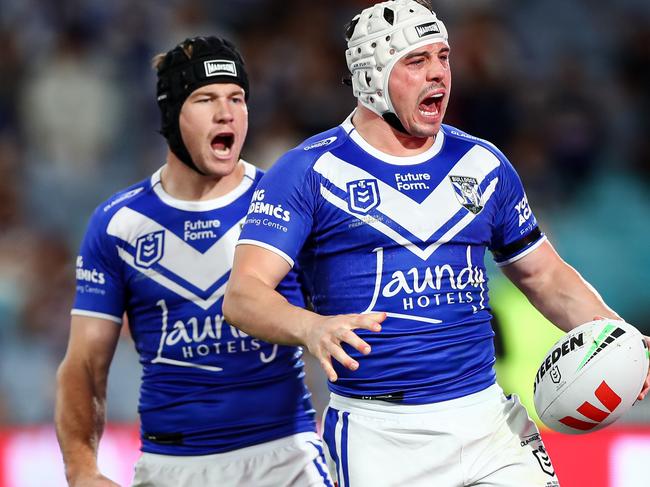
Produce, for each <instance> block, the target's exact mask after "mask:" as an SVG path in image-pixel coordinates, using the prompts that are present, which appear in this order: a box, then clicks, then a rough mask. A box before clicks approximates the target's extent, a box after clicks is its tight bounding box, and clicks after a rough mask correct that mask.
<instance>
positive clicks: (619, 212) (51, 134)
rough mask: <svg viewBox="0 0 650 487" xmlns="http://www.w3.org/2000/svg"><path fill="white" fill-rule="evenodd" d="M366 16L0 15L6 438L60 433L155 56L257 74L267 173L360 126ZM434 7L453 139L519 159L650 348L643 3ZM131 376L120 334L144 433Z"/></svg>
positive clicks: (341, 3) (1, 362)
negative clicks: (447, 63)
mask: <svg viewBox="0 0 650 487" xmlns="http://www.w3.org/2000/svg"><path fill="white" fill-rule="evenodd" d="M370 3H371V2H369V1H362V0H330V1H327V2H314V1H310V0H282V1H280V0H277V1H276V0H183V1H181V0H162V1H153V0H146V1H142V2H130V1H128V0H112V1H110V2H105V1H100V0H83V1H82V0H60V1H58V2H51V1H46V0H0V425H3V424H4V425H6V424H27V423H34V422H49V421H51V417H52V409H53V393H54V384H55V382H54V374H55V370H56V367H57V365H58V363H59V361H60V360H61V358H62V357H63V354H64V351H65V346H66V340H67V332H68V326H69V310H70V306H71V303H72V298H73V291H74V274H75V273H74V259H75V255H76V251H77V248H78V246H79V243H80V239H81V237H82V235H83V232H84V229H85V225H86V223H87V220H88V218H89V216H90V214H91V212H92V211H93V209H94V207H95V206H97V205H98V204H99V203H100V202H101V201H103V200H104V199H105V198H107V197H108V196H109V195H110V194H112V193H113V192H115V191H117V190H118V189H121V188H123V187H125V186H127V185H130V184H132V183H133V182H136V181H138V180H140V179H143V178H145V177H147V176H148V175H149V174H151V173H152V172H153V171H154V170H156V169H157V168H158V167H159V166H161V165H162V164H163V162H164V160H163V158H164V153H165V147H166V146H165V141H164V139H163V138H162V136H160V135H159V134H158V132H157V131H158V126H159V125H158V124H159V115H158V109H157V106H156V104H155V76H154V72H153V70H152V69H151V65H150V60H151V58H152V57H153V55H154V54H156V53H157V52H161V51H166V50H168V49H169V48H171V47H172V46H173V45H175V44H176V43H177V42H178V41H180V40H182V39H184V38H185V37H189V36H194V35H200V34H217V35H222V36H226V37H228V38H230V39H232V40H233V41H235V43H236V44H237V45H238V46H240V48H241V50H242V52H243V53H244V56H245V59H246V62H247V66H248V70H249V76H250V77H251V97H250V101H249V109H250V129H249V136H248V142H247V144H246V146H245V148H244V154H243V155H244V158H246V159H247V160H248V161H250V162H252V163H254V164H256V165H258V166H260V167H263V168H267V167H269V166H270V165H271V164H272V163H273V162H274V160H275V159H276V158H277V157H278V156H279V155H280V154H281V153H282V152H284V151H285V150H287V149H289V148H291V147H293V146H295V145H296V144H298V143H299V142H300V141H301V140H303V139H304V138H306V137H307V136H309V135H312V134H315V133H317V132H319V131H322V130H325V129H328V128H330V127H332V126H334V125H336V124H338V123H339V122H341V121H342V120H343V119H344V118H345V117H346V116H347V115H348V114H349V112H350V111H351V110H352V108H353V106H354V104H355V99H354V98H353V96H352V94H351V89H350V88H349V87H347V86H345V85H343V84H342V83H341V79H342V77H343V76H345V75H346V73H347V69H346V66H345V62H344V49H345V43H344V37H343V32H344V25H345V24H346V23H347V22H348V21H349V20H350V19H351V18H352V16H353V15H354V14H355V13H356V12H358V11H360V10H361V9H362V8H364V7H365V6H367V5H369V4H370ZM433 3H434V9H435V10H436V12H437V13H438V15H439V17H440V18H442V19H443V20H444V21H445V23H446V25H447V27H448V29H449V32H450V44H451V47H452V55H451V63H452V70H453V92H452V97H451V102H450V105H449V110H448V115H447V118H446V123H449V124H451V125H455V126H457V127H459V128H460V129H462V130H465V131H467V132H469V133H470V134H473V135H476V136H478V137H482V138H486V139H488V140H490V141H491V142H493V143H495V144H496V145H497V146H498V147H499V148H500V149H501V150H502V151H503V152H504V153H505V154H506V155H507V156H508V157H509V158H510V160H511V161H512V162H513V164H514V165H515V167H516V168H517V170H518V171H519V173H520V175H521V177H522V179H523V181H524V184H525V186H526V188H527V191H528V197H529V200H530V202H531V205H532V207H533V210H534V211H535V213H536V214H537V217H538V219H539V220H540V223H541V226H542V228H543V230H544V231H545V232H546V233H547V234H548V235H549V236H550V237H551V239H552V241H553V242H554V244H555V245H556V247H557V248H558V249H559V251H560V253H561V254H562V255H563V256H564V257H565V259H566V260H567V261H568V262H569V263H571V264H572V265H574V266H575V267H577V268H578V269H579V270H580V271H581V272H582V273H583V275H584V276H585V277H586V278H587V279H588V280H589V281H590V282H592V283H593V284H594V285H595V287H596V288H597V289H599V290H600V292H601V294H603V296H604V298H605V299H606V301H607V302H608V303H609V304H610V305H612V306H613V307H614V308H615V309H616V310H617V311H618V312H619V313H620V314H621V315H622V316H624V317H625V318H626V319H627V320H628V321H630V322H631V323H633V324H636V325H637V326H639V327H640V328H641V329H643V330H644V331H645V332H646V333H650V286H648V285H647V282H648V276H649V275H650V252H648V242H649V241H650V225H649V223H650V219H649V218H648V216H647V212H648V209H649V208H650V138H649V137H648V136H647V134H646V131H647V128H648V127H650V89H649V88H650V4H649V3H648V1H647V0H618V1H617V2H611V1H606V0H570V1H561V0H544V1H536V0H498V1H497V0H437V1H435V0H434V2H433ZM488 258H489V257H488ZM495 277H496V276H495ZM522 326H525V324H522ZM309 366H310V369H312V368H313V369H314V370H315V368H316V367H317V366H314V365H313V364H311V362H310V363H309ZM134 367H137V361H136V358H135V356H134V352H133V351H132V347H131V344H130V343H129V337H128V332H127V331H126V330H125V333H124V338H123V343H122V344H121V345H120V347H119V348H118V352H117V357H116V359H115V361H114V366H113V369H112V372H111V382H110V384H109V419H111V420H114V421H133V420H135V418H136V404H137V397H136V394H137V383H138V374H135V373H133V369H134ZM310 377H312V386H313V389H314V393H315V400H316V403H317V405H319V406H321V405H322V404H324V402H325V401H326V399H325V395H326V392H325V389H324V382H323V380H322V377H321V376H319V375H318V374H316V373H312V374H311V375H310Z"/></svg>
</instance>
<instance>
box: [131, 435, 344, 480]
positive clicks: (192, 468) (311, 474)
mask: <svg viewBox="0 0 650 487" xmlns="http://www.w3.org/2000/svg"><path fill="white" fill-rule="evenodd" d="M212 486H224V487H225V486H228V487H231V486H232V487H253V486H255V487H311V486H318V487H334V482H332V480H331V478H330V476H329V473H328V471H327V464H326V462H325V457H324V454H323V448H322V443H321V440H320V438H319V437H318V435H317V434H316V433H310V432H306V433H298V434H295V435H292V436H288V437H286V438H281V439H279V440H274V441H269V442H267V443H262V444H259V445H254V446H249V447H246V448H240V449H238V450H234V451H231V452H226V453H216V454H214V455H197V456H172V455H158V454H154V453H143V454H142V456H141V457H140V459H139V460H138V462H137V463H136V465H135V477H134V479H133V487H212Z"/></svg>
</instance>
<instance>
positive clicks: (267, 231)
mask: <svg viewBox="0 0 650 487" xmlns="http://www.w3.org/2000/svg"><path fill="white" fill-rule="evenodd" d="M296 153H298V155H296ZM301 155H302V154H299V151H296V150H294V151H291V152H289V153H287V154H285V155H284V156H283V157H282V158H280V159H279V160H278V162H277V163H276V164H274V165H273V167H271V169H270V170H269V171H268V172H267V173H266V174H265V175H264V176H263V177H262V179H261V180H260V182H259V184H258V185H257V188H256V190H255V192H254V193H253V199H252V201H251V203H250V207H249V210H248V215H247V216H246V221H245V223H244V227H243V229H242V232H241V236H240V239H239V242H238V244H251V245H257V246H260V247H263V248H266V249H268V250H271V251H273V252H275V253H276V254H278V255H280V256H281V257H283V258H284V259H285V260H286V261H287V262H288V263H289V264H290V265H291V266H293V265H294V262H295V260H296V257H297V255H298V253H299V252H300V250H301V248H302V246H303V245H304V243H305V241H306V239H307V236H308V235H309V233H310V231H311V228H312V223H313V218H314V209H315V201H316V199H315V196H316V194H315V190H314V188H315V187H317V186H316V185H315V184H313V178H314V173H313V171H312V170H311V168H312V166H313V164H310V163H309V161H305V158H304V156H303V157H300V156H301Z"/></svg>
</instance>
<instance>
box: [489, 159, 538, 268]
mask: <svg viewBox="0 0 650 487" xmlns="http://www.w3.org/2000/svg"><path fill="white" fill-rule="evenodd" d="M500 160H501V162H502V164H501V170H500V176H499V178H500V180H501V181H502V184H500V185H499V186H500V192H499V198H498V201H499V208H498V210H497V213H496V218H495V227H494V230H493V233H492V240H491V242H490V250H491V251H492V254H493V255H494V259H495V261H496V263H497V265H499V266H504V265H507V264H510V263H512V262H515V261H516V260H519V259H520V258H522V257H524V256H525V255H527V254H528V253H530V252H532V251H533V250H534V249H535V248H537V247H538V246H539V245H540V244H541V243H542V242H543V241H544V240H545V239H546V237H545V236H544V234H543V233H542V232H541V230H540V229H539V227H538V225H537V219H536V218H535V215H534V214H533V212H532V210H531V208H530V205H529V204H528V198H527V196H526V193H525V191H524V187H523V184H522V182H521V179H520V178H519V175H518V174H517V172H516V171H515V168H514V167H512V164H510V162H509V161H508V160H507V159H506V158H505V156H503V155H502V154H501V155H500Z"/></svg>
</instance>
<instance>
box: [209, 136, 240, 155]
mask: <svg viewBox="0 0 650 487" xmlns="http://www.w3.org/2000/svg"><path fill="white" fill-rule="evenodd" d="M234 142H235V135H234V134H231V133H221V134H217V135H215V136H214V137H213V138H212V141H211V142H210V146H211V147H212V150H213V151H214V152H215V154H216V155H217V156H227V155H228V154H230V150H231V149H232V145H233V143H234Z"/></svg>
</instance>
